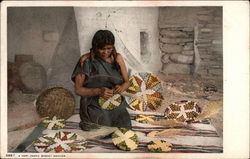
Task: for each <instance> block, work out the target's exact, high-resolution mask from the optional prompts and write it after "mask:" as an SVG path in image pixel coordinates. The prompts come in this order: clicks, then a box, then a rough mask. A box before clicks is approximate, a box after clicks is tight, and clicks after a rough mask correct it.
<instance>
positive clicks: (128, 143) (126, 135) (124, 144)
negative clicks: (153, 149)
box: [112, 128, 139, 151]
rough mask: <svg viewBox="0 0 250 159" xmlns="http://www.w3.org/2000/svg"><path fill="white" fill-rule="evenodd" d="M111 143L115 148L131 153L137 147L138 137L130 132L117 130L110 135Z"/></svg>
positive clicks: (121, 129) (122, 129)
mask: <svg viewBox="0 0 250 159" xmlns="http://www.w3.org/2000/svg"><path fill="white" fill-rule="evenodd" d="M112 141H113V143H114V145H115V146H117V147H118V148H119V149H121V150H124V151H131V150H134V149H136V148H137V146H138V143H139V141H138V136H137V135H136V134H135V133H134V132H133V131H131V130H129V129H126V128H119V129H118V130H116V131H115V132H114V133H113V134H112Z"/></svg>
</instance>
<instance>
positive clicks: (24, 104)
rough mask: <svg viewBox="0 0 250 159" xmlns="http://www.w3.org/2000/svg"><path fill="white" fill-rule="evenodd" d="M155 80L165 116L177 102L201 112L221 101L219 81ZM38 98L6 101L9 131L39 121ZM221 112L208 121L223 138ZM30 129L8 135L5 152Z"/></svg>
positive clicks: (16, 96) (17, 95) (18, 96)
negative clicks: (193, 104) (189, 103)
mask: <svg viewBox="0 0 250 159" xmlns="http://www.w3.org/2000/svg"><path fill="white" fill-rule="evenodd" d="M158 77H159V78H160V79H161V80H162V84H163V88H164V99H165V100H164V103H163V105H162V106H161V107H160V108H159V110H157V111H159V112H164V111H165V109H166V106H168V105H169V104H171V103H173V102H177V101H180V100H191V101H194V102H196V103H197V104H198V105H199V106H200V107H201V108H203V107H204V106H206V105H207V104H209V103H211V102H213V101H223V83H222V80H212V79H202V78H200V77H194V76H187V75H168V76H166V75H163V74H159V75H158ZM37 96H38V94H23V93H22V92H21V91H18V90H15V91H14V92H12V93H11V94H10V95H9V97H8V129H11V128H14V127H16V126H19V125H22V124H24V123H27V122H32V121H34V120H37V119H39V115H38V114H37V113H36V108H35V104H34V103H35V100H36V98H37ZM222 112H223V111H222V110H221V111H220V113H219V114H217V115H216V116H215V117H213V118H211V122H212V125H214V127H215V128H216V129H217V131H218V133H219V134H220V135H221V136H222V132H223V122H222V121H223V120H222V117H223V114H222ZM34 128H35V127H30V128H28V129H24V130H18V131H11V132H8V151H13V150H14V149H15V148H16V147H17V146H18V145H19V144H20V143H21V142H22V141H23V140H24V139H25V138H26V137H27V136H28V135H29V134H30V133H31V132H32V131H33V129H34Z"/></svg>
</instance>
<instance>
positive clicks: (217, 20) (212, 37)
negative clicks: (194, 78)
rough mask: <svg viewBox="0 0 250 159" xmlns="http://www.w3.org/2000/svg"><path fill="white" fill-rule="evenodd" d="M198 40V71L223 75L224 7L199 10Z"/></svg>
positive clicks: (204, 73)
mask: <svg viewBox="0 0 250 159" xmlns="http://www.w3.org/2000/svg"><path fill="white" fill-rule="evenodd" d="M197 18H198V36H197V37H198V39H197V42H196V45H197V49H198V52H199V56H200V64H199V67H197V71H196V73H197V74H199V75H201V76H207V77H218V78H221V77H222V76H223V49H222V8H209V7H207V8H204V10H203V11H200V12H198V14H197Z"/></svg>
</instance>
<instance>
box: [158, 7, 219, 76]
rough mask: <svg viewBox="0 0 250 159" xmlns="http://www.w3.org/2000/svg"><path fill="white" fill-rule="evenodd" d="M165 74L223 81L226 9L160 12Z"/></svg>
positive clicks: (180, 9) (209, 8)
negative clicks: (223, 20) (223, 15)
mask: <svg viewBox="0 0 250 159" xmlns="http://www.w3.org/2000/svg"><path fill="white" fill-rule="evenodd" d="M159 41H160V49H161V53H162V55H161V61H162V63H163V67H162V72H164V73H166V74H176V73H177V74H196V75H200V76H202V77H206V78H207V77H208V78H222V76H223V59H222V55H223V50H222V8H221V7H163V8H160V10H159Z"/></svg>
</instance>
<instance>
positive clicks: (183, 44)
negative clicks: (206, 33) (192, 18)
mask: <svg viewBox="0 0 250 159" xmlns="http://www.w3.org/2000/svg"><path fill="white" fill-rule="evenodd" d="M193 44H194V30H193V28H192V27H167V28H161V29H160V48H161V50H162V53H163V54H162V58H161V59H162V63H163V67H162V70H163V71H164V72H165V73H167V74H174V73H180V74H190V73H191V71H192V66H193V63H194V49H193V48H194V45H193Z"/></svg>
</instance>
